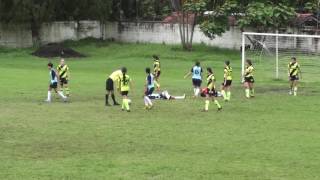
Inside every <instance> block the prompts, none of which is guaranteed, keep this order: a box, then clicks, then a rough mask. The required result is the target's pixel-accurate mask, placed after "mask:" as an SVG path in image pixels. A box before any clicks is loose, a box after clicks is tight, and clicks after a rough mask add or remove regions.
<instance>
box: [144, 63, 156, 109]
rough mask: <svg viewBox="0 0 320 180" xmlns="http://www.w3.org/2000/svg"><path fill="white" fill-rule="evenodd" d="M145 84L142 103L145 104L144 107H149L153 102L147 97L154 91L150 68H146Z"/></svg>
mask: <svg viewBox="0 0 320 180" xmlns="http://www.w3.org/2000/svg"><path fill="white" fill-rule="evenodd" d="M146 74H147V77H146V84H145V92H144V98H143V99H144V105H145V109H151V108H152V106H153V104H152V102H151V99H150V98H149V96H150V95H151V94H152V93H153V91H154V81H155V80H154V76H153V74H152V73H151V69H150V68H146Z"/></svg>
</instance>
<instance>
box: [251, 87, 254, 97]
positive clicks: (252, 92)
mask: <svg viewBox="0 0 320 180" xmlns="http://www.w3.org/2000/svg"><path fill="white" fill-rule="evenodd" d="M250 96H254V89H253V88H252V89H251V90H250Z"/></svg>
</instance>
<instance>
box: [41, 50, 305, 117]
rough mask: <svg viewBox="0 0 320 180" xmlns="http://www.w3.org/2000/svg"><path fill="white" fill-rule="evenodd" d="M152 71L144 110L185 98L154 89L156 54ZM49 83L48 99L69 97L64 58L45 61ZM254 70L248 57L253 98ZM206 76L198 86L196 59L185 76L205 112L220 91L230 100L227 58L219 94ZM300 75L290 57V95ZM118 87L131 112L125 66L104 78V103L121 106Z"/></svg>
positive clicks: (249, 90)
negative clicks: (54, 95)
mask: <svg viewBox="0 0 320 180" xmlns="http://www.w3.org/2000/svg"><path fill="white" fill-rule="evenodd" d="M153 61H154V62H153V72H151V69H150V68H146V69H145V72H146V81H145V93H144V104H145V109H147V110H149V109H152V108H153V103H152V99H167V100H171V99H185V95H183V96H171V95H170V94H169V93H168V91H163V92H161V93H155V94H154V91H155V88H156V89H157V91H160V75H161V66H160V58H159V57H158V56H157V55H153ZM48 69H49V75H50V83H49V90H48V98H47V100H46V101H47V102H51V91H52V90H54V91H55V92H56V93H57V94H58V95H59V96H60V97H61V98H62V99H63V100H64V101H67V99H68V97H69V96H70V89H69V87H68V81H69V78H70V71H69V67H68V65H66V64H65V60H64V59H61V60H60V64H59V65H58V67H57V69H55V68H54V67H53V64H52V63H48ZM254 71H255V68H254V67H253V64H252V61H251V60H246V67H245V71H244V74H243V77H244V88H245V96H246V98H248V99H249V98H253V97H255V92H254V82H255V80H254ZM206 72H207V78H206V81H207V83H206V87H205V88H203V89H201V85H202V79H203V69H202V67H201V65H200V62H199V61H197V62H196V63H195V65H194V66H193V67H192V68H191V71H190V72H188V73H187V74H186V75H185V76H184V78H187V77H189V76H190V75H192V84H193V86H194V95H193V97H194V98H196V97H199V96H201V97H205V99H206V100H205V108H204V109H203V111H204V112H207V111H208V110H209V105H210V100H212V101H213V102H214V103H215V104H216V106H217V108H218V111H220V110H222V106H221V105H220V103H219V101H218V100H217V98H216V97H218V96H219V95H220V94H221V96H222V97H223V99H224V101H230V99H231V85H232V67H231V66H230V61H225V67H224V81H223V83H222V86H221V91H220V92H221V93H220V94H219V93H218V91H217V88H216V85H215V82H216V78H215V76H214V73H213V70H212V68H210V67H208V68H206ZM300 76H301V69H300V65H299V63H298V62H297V59H296V58H295V57H292V58H291V61H290V63H289V64H288V77H289V81H290V91H289V94H290V95H294V96H297V90H298V81H299V77H300ZM59 85H60V87H61V88H60V87H59ZM115 86H117V90H118V91H119V92H120V94H121V95H122V97H123V100H122V104H121V109H122V110H123V111H127V112H130V103H131V100H130V99H129V98H128V94H129V91H130V88H131V86H132V80H131V78H130V76H129V75H128V74H127V68H126V67H123V68H121V69H119V70H116V71H114V72H113V73H112V74H111V75H110V76H109V77H108V78H107V80H106V95H105V105H106V106H111V105H110V104H109V97H110V96H111V98H112V100H113V105H115V106H118V105H120V104H119V103H118V102H117V101H116V99H115V94H114V92H115V91H114V89H115V88H114V87H115Z"/></svg>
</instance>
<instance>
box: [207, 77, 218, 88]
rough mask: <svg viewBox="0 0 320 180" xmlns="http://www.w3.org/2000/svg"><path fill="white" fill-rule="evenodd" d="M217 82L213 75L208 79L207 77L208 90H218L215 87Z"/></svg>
mask: <svg viewBox="0 0 320 180" xmlns="http://www.w3.org/2000/svg"><path fill="white" fill-rule="evenodd" d="M215 81H216V78H215V77H214V75H213V74H210V75H209V76H208V77H207V88H208V89H209V90H214V89H215V88H216V86H215Z"/></svg>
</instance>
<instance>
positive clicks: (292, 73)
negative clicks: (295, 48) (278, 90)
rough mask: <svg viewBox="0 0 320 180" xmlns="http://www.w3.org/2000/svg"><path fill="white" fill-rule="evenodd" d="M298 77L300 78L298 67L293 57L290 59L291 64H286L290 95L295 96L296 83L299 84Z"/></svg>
mask: <svg viewBox="0 0 320 180" xmlns="http://www.w3.org/2000/svg"><path fill="white" fill-rule="evenodd" d="M299 75H300V76H301V70H300V65H299V63H298V62H297V59H296V58H295V57H292V58H291V62H290V63H289V64H288V77H289V81H290V91H289V94H290V95H292V94H293V95H294V96H297V91H298V82H299Z"/></svg>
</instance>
